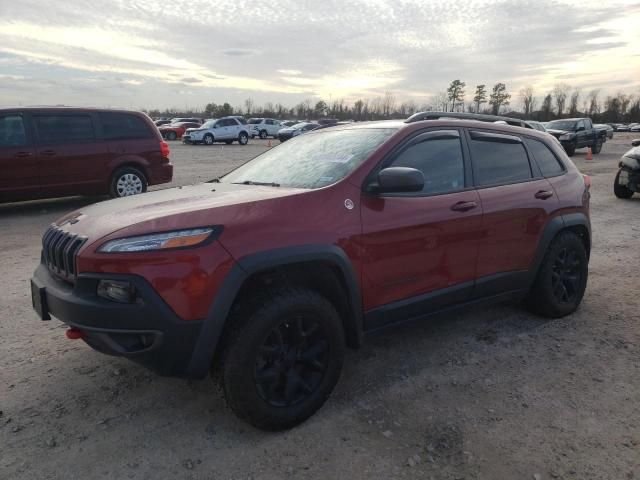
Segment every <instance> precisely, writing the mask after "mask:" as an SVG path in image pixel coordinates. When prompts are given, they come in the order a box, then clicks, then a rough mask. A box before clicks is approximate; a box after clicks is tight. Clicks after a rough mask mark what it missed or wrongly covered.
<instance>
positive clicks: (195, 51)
mask: <svg viewBox="0 0 640 480" xmlns="http://www.w3.org/2000/svg"><path fill="white" fill-rule="evenodd" d="M639 26H640V1H637V0H636V1H630V0H629V1H623V0H621V1H612V0H598V1H592V0H580V1H570V0H555V1H550V0H535V1H520V2H517V1H489V0H486V1H484V0H472V1H458V2H454V1H447V2H444V1H428V0H366V1H364V0H361V1H358V0H340V1H333V0H310V1H308V0H293V1H288V0H268V1H259V0H248V1H245V0H229V1H227V0H179V1H171V0H126V1H116V0H113V1H106V0H105V1H101V0H91V1H82V0H59V1H55V2H54V1H51V0H19V1H16V0H14V1H11V0H1V1H0V105H30V104H47V105H53V104H66V105H80V106H89V105H94V106H112V107H126V108H167V107H168V108H170V107H176V108H185V107H200V108H203V107H204V105H205V104H206V103H208V102H215V103H222V102H225V101H228V102H229V103H231V104H232V105H234V106H239V105H242V104H243V101H244V99H245V98H247V97H251V98H252V99H253V100H254V101H255V102H256V103H257V104H262V103H264V102H268V101H271V102H274V103H276V102H281V103H283V104H285V105H289V106H293V105H294V104H296V103H298V102H300V101H303V100H305V99H308V98H310V99H311V100H312V101H314V102H315V101H317V99H318V98H320V97H321V98H323V99H325V100H330V99H336V98H344V99H345V100H347V101H349V102H351V101H353V100H355V99H357V98H359V97H369V98H372V97H375V96H377V95H383V94H384V92H386V91H391V92H392V93H393V94H394V95H395V96H396V98H397V99H398V100H399V101H402V100H407V99H412V100H414V101H416V102H417V103H418V104H421V103H424V102H426V101H428V98H429V97H430V96H431V95H433V94H435V93H437V92H439V91H442V90H444V89H446V87H447V85H448V84H449V82H450V81H451V80H454V79H456V78H460V79H461V80H463V81H465V82H466V83H467V99H468V100H470V99H471V97H472V94H471V93H472V90H473V87H474V86H475V85H476V84H478V83H485V84H487V85H492V84H493V83H495V82H498V81H501V82H505V83H506V84H507V89H508V90H509V91H510V92H511V93H512V94H514V98H515V97H516V96H517V95H516V94H517V91H518V90H519V89H520V88H521V87H523V86H525V85H533V86H534V88H535V91H536V94H538V95H542V94H543V93H545V92H546V91H548V90H550V89H551V88H552V86H553V85H554V84H555V83H557V82H565V83H568V84H570V85H571V86H574V87H580V88H581V89H582V90H583V91H584V92H587V91H588V90H591V89H593V88H601V89H602V90H603V92H611V93H614V92H617V91H620V90H622V91H625V92H627V93H633V94H640V33H639V32H640V30H639Z"/></svg>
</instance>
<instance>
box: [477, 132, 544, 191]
mask: <svg viewBox="0 0 640 480" xmlns="http://www.w3.org/2000/svg"><path fill="white" fill-rule="evenodd" d="M471 154H472V158H473V163H474V166H475V170H476V177H477V178H476V184H477V185H493V184H496V183H511V182H518V181H521V180H528V179H530V178H531V167H530V166H529V159H528V158H527V152H526V151H525V149H524V146H523V145H522V144H521V143H504V142H500V141H487V140H477V139H472V140H471Z"/></svg>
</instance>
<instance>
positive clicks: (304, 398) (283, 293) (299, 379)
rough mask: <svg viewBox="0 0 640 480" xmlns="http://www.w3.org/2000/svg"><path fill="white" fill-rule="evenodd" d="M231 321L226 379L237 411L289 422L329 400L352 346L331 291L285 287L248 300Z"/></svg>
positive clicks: (261, 421) (264, 421) (264, 423)
mask: <svg viewBox="0 0 640 480" xmlns="http://www.w3.org/2000/svg"><path fill="white" fill-rule="evenodd" d="M229 321H230V322H232V323H231V329H230V331H229V333H228V334H227V335H225V344H224V352H223V354H222V386H223V389H224V394H225V398H226V400H227V403H228V405H229V407H230V408H231V409H232V410H233V411H234V412H235V414H236V415H238V417H240V418H242V419H243V420H246V421H247V422H249V423H250V424H252V425H253V426H255V427H257V428H260V429H263V430H270V431H278V430H286V429H289V428H292V427H294V426H296V425H298V424H300V423H302V422H304V421H305V420H306V419H307V418H309V417H310V416H311V415H313V414H314V413H315V412H316V411H317V410H318V409H319V408H320V407H321V406H322V405H323V404H324V402H325V401H326V400H327V398H328V397H329V395H330V394H331V392H332V390H333V388H334V387H335V385H336V383H337V382H338V378H339V377H340V372H341V370H342V363H343V360H344V353H345V338H344V331H343V327H342V322H341V320H340V317H339V315H338V313H337V312H336V309H335V308H334V306H333V305H332V304H331V303H330V302H329V301H328V300H327V299H326V298H324V297H323V296H321V295H319V294H318V293H316V292H314V291H312V290H307V289H302V288H283V289H280V290H275V291H271V292H268V293H265V294H264V295H261V296H257V297H255V298H253V299H249V300H248V301H246V302H243V304H241V305H240V306H239V308H237V309H236V310H235V311H234V312H233V314H232V316H231V318H230V319H229Z"/></svg>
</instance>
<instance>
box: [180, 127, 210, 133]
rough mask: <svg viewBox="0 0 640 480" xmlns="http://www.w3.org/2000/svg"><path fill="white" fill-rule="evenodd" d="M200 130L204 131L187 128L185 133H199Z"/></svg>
mask: <svg viewBox="0 0 640 480" xmlns="http://www.w3.org/2000/svg"><path fill="white" fill-rule="evenodd" d="M200 130H206V128H187V129H186V130H185V132H186V133H192V132H199V131H200Z"/></svg>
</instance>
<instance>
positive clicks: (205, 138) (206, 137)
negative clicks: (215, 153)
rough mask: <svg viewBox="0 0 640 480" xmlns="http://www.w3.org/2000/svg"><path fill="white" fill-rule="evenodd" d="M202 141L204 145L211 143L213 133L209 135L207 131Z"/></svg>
mask: <svg viewBox="0 0 640 480" xmlns="http://www.w3.org/2000/svg"><path fill="white" fill-rule="evenodd" d="M202 141H203V142H204V144H205V145H213V135H211V134H210V133H207V134H206V135H205V136H204V137H203V139H202Z"/></svg>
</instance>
